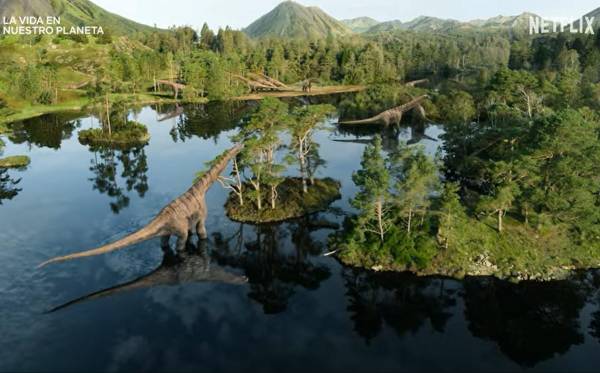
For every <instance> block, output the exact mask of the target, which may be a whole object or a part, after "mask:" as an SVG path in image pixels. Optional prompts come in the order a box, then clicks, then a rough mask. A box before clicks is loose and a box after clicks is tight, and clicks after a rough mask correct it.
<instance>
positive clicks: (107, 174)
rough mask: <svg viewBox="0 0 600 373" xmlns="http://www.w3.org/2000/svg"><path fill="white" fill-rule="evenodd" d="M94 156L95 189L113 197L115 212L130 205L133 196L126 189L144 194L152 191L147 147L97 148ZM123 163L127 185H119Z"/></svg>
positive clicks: (113, 210)
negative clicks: (149, 184)
mask: <svg viewBox="0 0 600 373" xmlns="http://www.w3.org/2000/svg"><path fill="white" fill-rule="evenodd" d="M92 151H93V153H94V157H93V158H92V160H91V166H90V171H92V173H93V174H94V177H93V178H91V179H89V180H90V181H92V182H93V188H94V190H97V191H99V192H100V193H101V194H106V195H107V196H109V197H111V198H112V199H113V201H111V202H110V209H111V210H112V212H114V213H115V214H118V213H119V212H120V211H121V210H123V209H124V208H126V207H127V206H129V200H130V199H129V196H128V195H127V193H126V192H131V191H132V190H135V191H136V192H137V194H138V196H140V197H141V198H143V197H144V196H145V195H146V192H147V191H148V176H147V172H148V162H147V158H146V153H145V151H144V149H143V148H139V147H136V148H133V149H127V150H115V149H109V148H97V149H93V150H92ZM119 166H121V167H122V172H121V175H120V176H121V177H122V178H123V179H124V182H125V186H121V185H119V180H118V175H117V173H118V168H119Z"/></svg>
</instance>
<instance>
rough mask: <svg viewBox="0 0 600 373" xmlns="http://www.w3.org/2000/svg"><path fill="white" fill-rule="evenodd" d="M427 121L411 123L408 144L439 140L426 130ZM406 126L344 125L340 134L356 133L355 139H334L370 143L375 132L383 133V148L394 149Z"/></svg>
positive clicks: (340, 129)
mask: <svg viewBox="0 0 600 373" xmlns="http://www.w3.org/2000/svg"><path fill="white" fill-rule="evenodd" d="M427 127H428V126H427V125H426V124H425V123H414V124H411V126H410V127H409V128H410V139H408V140H407V141H406V144H407V145H413V144H418V143H420V142H422V141H424V140H427V141H433V142H437V141H438V140H437V139H435V138H433V137H431V136H428V135H427V134H426V133H425V131H426V130H427ZM406 130H407V128H406V127H404V128H403V127H397V126H393V127H387V128H383V127H377V128H364V127H363V128H357V127H354V126H344V127H343V128H342V127H340V128H338V130H337V133H338V134H340V135H354V136H355V137H356V138H355V139H334V140H333V141H335V142H346V143H356V144H370V143H372V142H373V136H374V135H375V134H380V135H381V140H382V145H383V149H384V150H386V151H392V150H395V149H397V148H398V145H399V143H400V137H401V135H402V134H403V132H404V131H406Z"/></svg>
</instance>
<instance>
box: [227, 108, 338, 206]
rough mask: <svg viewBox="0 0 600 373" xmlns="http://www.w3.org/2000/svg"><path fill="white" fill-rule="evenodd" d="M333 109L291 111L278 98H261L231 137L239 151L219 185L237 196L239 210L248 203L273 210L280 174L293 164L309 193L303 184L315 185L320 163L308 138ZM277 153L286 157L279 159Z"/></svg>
mask: <svg viewBox="0 0 600 373" xmlns="http://www.w3.org/2000/svg"><path fill="white" fill-rule="evenodd" d="M334 110H335V109H334V108H333V107H332V106H330V105H312V106H306V107H298V108H294V109H292V110H290V108H289V107H288V105H287V104H286V103H284V102H282V101H280V100H278V99H275V98H266V99H264V100H263V101H262V102H261V103H260V105H259V107H258V109H257V110H256V112H255V113H254V114H253V115H252V116H251V117H250V120H249V121H248V123H246V124H245V125H244V126H243V128H242V129H241V131H240V133H239V134H238V135H236V136H235V137H234V140H235V141H243V143H244V149H243V150H242V152H241V154H240V155H239V156H238V157H237V158H236V159H234V160H233V171H232V174H231V177H222V178H221V179H220V181H221V183H222V184H223V185H224V186H225V187H226V188H228V189H230V190H231V191H232V192H233V193H234V194H235V195H236V196H237V197H238V200H239V205H240V206H243V205H244V204H245V203H247V202H248V201H249V202H250V203H253V204H254V205H255V207H256V209H257V210H262V209H264V208H265V205H267V206H268V208H271V209H276V208H277V201H278V198H277V197H278V187H279V185H280V184H281V183H282V182H283V181H284V180H285V179H284V176H283V174H284V172H285V171H286V169H287V165H290V164H296V165H298V169H299V174H300V178H301V180H302V192H303V193H308V192H309V188H308V185H309V184H314V177H315V173H316V171H317V168H318V167H319V166H321V165H322V164H323V160H322V159H321V158H320V156H319V151H318V145H317V144H316V143H315V141H314V139H313V137H312V136H313V134H314V131H315V130H316V129H317V128H318V126H319V125H320V123H322V121H323V120H324V119H325V118H326V117H327V116H328V115H329V114H331V113H332V112H333V111H334ZM284 132H287V134H288V135H289V138H290V141H289V143H288V144H284V143H283V141H282V138H283V136H282V135H283V133H284ZM279 150H285V153H286V154H284V155H283V156H282V155H281V154H280V152H279ZM265 202H266V203H265Z"/></svg>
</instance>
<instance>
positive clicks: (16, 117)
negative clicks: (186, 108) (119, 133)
mask: <svg viewBox="0 0 600 373" xmlns="http://www.w3.org/2000/svg"><path fill="white" fill-rule="evenodd" d="M70 96H71V97H70V98H69V99H68V100H66V101H63V102H60V103H58V104H52V105H31V104H25V103H21V104H20V105H18V106H17V107H14V109H13V110H12V113H9V114H8V115H3V116H2V115H0V125H3V124H7V123H12V122H17V121H21V120H25V119H30V118H35V117H39V116H42V115H45V114H51V113H57V112H64V111H81V110H83V109H84V108H85V107H87V106H88V105H89V104H90V103H91V100H90V99H89V98H88V97H86V96H84V95H82V94H77V92H75V91H71V95H70ZM124 97H127V98H132V99H133V102H132V105H133V104H137V105H146V104H155V103H164V104H167V103H174V102H176V101H175V100H174V99H172V98H168V97H165V96H164V95H163V94H161V93H156V94H154V93H138V94H123V93H114V94H111V95H110V100H111V101H117V100H119V99H121V98H124ZM178 102H185V103H188V102H189V103H206V102H207V100H206V99H202V98H199V99H197V100H194V101H182V100H179V101H178Z"/></svg>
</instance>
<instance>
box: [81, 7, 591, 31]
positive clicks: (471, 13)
mask: <svg viewBox="0 0 600 373" xmlns="http://www.w3.org/2000/svg"><path fill="white" fill-rule="evenodd" d="M92 1H93V2H95V3H96V4H98V5H99V6H101V7H103V8H105V9H107V10H109V11H111V12H114V13H117V14H120V15H122V16H124V17H127V18H130V19H133V20H134V21H137V22H141V23H145V24H148V25H154V24H156V25H157V26H158V27H168V26H172V25H189V26H192V27H195V28H199V27H200V26H202V24H203V23H204V22H207V23H208V24H209V25H210V26H211V27H212V28H218V27H224V26H227V25H229V26H231V27H233V28H236V29H239V28H243V27H245V26H248V25H249V24H250V23H252V22H253V21H254V20H256V19H257V18H259V17H260V16H262V15H263V14H265V13H267V12H269V11H270V10H271V9H273V8H274V7H275V6H277V4H279V3H280V2H281V0H151V1H150V0H92ZM297 2H299V3H300V4H302V5H307V6H309V5H310V6H312V5H316V6H319V7H320V8H321V9H323V10H324V11H326V12H327V13H329V14H330V15H331V16H333V17H335V18H337V19H346V18H355V17H361V16H368V17H372V18H375V19H377V20H379V21H389V20H392V19H399V20H401V21H408V20H411V19H413V18H415V17H418V16H420V15H426V16H432V17H439V18H452V19H457V20H460V21H467V20H472V19H477V18H490V17H494V16H497V15H516V14H520V13H523V12H525V11H528V12H533V13H536V14H538V15H540V16H542V17H545V18H550V19H552V18H560V19H564V18H567V19H576V18H578V17H580V16H582V15H583V14H586V13H588V12H589V11H591V10H594V9H596V8H598V7H600V0H318V1H317V0H298V1H297Z"/></svg>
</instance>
